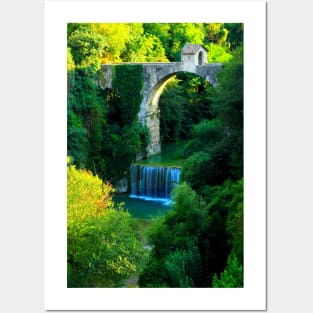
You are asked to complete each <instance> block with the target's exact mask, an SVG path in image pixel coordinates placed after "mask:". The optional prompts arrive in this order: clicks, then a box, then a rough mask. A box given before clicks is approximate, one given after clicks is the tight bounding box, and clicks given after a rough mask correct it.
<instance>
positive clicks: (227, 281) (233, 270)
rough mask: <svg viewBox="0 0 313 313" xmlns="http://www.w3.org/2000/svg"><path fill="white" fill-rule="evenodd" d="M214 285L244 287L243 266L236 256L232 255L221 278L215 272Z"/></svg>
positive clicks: (218, 286) (219, 286)
mask: <svg viewBox="0 0 313 313" xmlns="http://www.w3.org/2000/svg"><path fill="white" fill-rule="evenodd" d="M212 287H214V288H241V287H243V268H242V264H240V263H239V262H238V260H237V258H236V257H235V256H232V255H230V256H229V257H228V260H227V266H226V268H225V270H224V271H223V272H222V273H221V275H220V278H218V276H217V275H216V274H215V275H214V277H213V283H212Z"/></svg>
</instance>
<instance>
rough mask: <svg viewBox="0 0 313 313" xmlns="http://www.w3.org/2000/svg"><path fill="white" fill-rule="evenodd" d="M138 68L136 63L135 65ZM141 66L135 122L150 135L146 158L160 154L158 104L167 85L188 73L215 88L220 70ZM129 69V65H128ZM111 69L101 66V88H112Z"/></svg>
mask: <svg viewBox="0 0 313 313" xmlns="http://www.w3.org/2000/svg"><path fill="white" fill-rule="evenodd" d="M136 64H138V63H136ZM141 64H142V65H143V81H144V83H143V88H142V102H141V104H140V111H139V113H138V120H139V121H140V122H141V123H142V124H144V125H146V126H147V127H148V128H149V130H150V134H151V141H150V144H149V146H148V147H147V155H148V156H149V155H153V154H157V153H159V152H161V144H160V120H159V108H158V103H159V99H160V96H161V94H162V91H163V90H164V87H165V86H166V84H167V83H168V82H169V81H170V80H171V79H172V78H173V77H174V76H175V75H176V74H177V73H179V72H189V73H193V74H195V75H197V76H200V77H202V78H203V79H205V80H207V81H208V82H209V83H210V84H211V85H212V86H216V85H217V73H218V72H219V71H220V70H221V69H222V64H220V63H210V64H207V63H205V64H202V65H197V64H194V63H190V62H185V63H184V62H168V63H141ZM128 65H129V63H128ZM112 67H113V65H112V64H111V65H110V64H106V65H103V66H102V71H103V74H104V77H105V85H104V86H102V87H103V88H106V87H107V88H111V87H112V79H113V70H112Z"/></svg>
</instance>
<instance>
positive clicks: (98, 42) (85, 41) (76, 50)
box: [67, 27, 105, 69]
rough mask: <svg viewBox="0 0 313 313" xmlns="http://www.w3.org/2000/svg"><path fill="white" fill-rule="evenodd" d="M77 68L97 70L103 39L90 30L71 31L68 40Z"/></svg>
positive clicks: (83, 28) (78, 29) (103, 43)
mask: <svg viewBox="0 0 313 313" xmlns="http://www.w3.org/2000/svg"><path fill="white" fill-rule="evenodd" d="M67 44H68V46H69V47H70V48H71V52H72V56H73V59H74V62H75V64H76V66H77V67H92V68H94V69H99V67H100V57H101V54H102V51H103V49H104V45H105V42H104V38H103V37H102V36H100V35H98V34H95V33H94V32H93V31H92V30H91V29H89V28H85V27H81V28H77V29H76V30H75V31H73V32H72V33H71V34H70V36H69V38H68V40H67Z"/></svg>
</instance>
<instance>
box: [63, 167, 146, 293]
mask: <svg viewBox="0 0 313 313" xmlns="http://www.w3.org/2000/svg"><path fill="white" fill-rule="evenodd" d="M112 193H113V189H112V187H111V186H110V185H109V184H104V183H103V182H102V180H101V179H100V178H98V177H97V176H94V175H92V173H91V172H88V171H86V170H77V169H76V168H75V166H71V165H69V166H68V168H67V249H68V250H67V259H68V261H67V262H68V287H114V286H118V285H119V284H120V283H121V282H122V281H123V279H125V278H127V277H129V276H130V275H131V274H132V273H134V272H136V271H137V270H138V266H139V264H140V259H141V257H142V255H143V254H144V250H143V248H142V245H141V243H139V242H138V241H137V239H136V237H135V234H134V232H133V231H132V229H131V221H130V215H129V214H128V213H126V212H123V211H119V210H115V209H114V203H113V201H112Z"/></svg>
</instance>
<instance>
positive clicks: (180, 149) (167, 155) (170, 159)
mask: <svg viewBox="0 0 313 313" xmlns="http://www.w3.org/2000/svg"><path fill="white" fill-rule="evenodd" d="M188 142H189V141H188V140H181V141H178V142H174V143H168V144H164V145H162V151H161V153H159V154H156V155H153V156H151V157H149V158H147V159H146V160H141V161H139V162H136V163H137V164H141V165H155V166H182V164H183V162H184V160H185V159H184V148H185V146H186V144H187V143H188Z"/></svg>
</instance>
